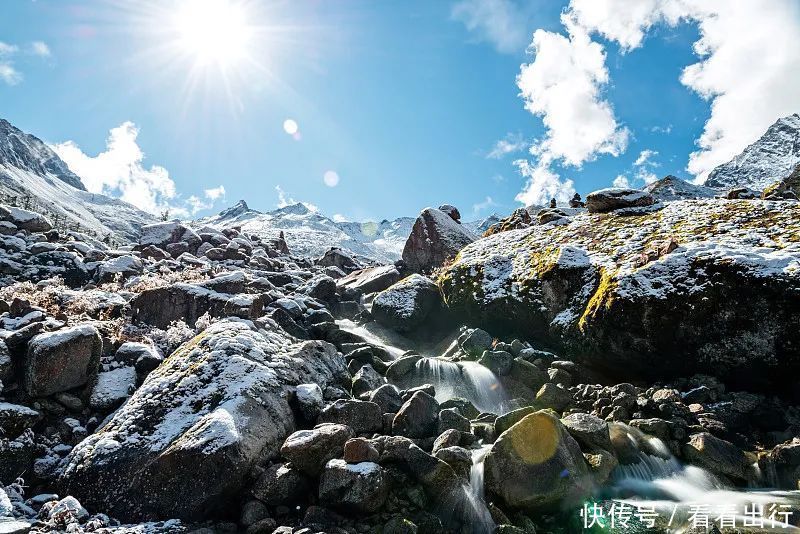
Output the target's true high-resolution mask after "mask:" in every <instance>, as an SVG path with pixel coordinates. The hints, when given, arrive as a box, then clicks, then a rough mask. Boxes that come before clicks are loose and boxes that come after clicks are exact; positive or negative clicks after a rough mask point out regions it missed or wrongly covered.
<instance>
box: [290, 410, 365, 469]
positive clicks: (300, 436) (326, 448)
mask: <svg viewBox="0 0 800 534" xmlns="http://www.w3.org/2000/svg"><path fill="white" fill-rule="evenodd" d="M352 437H353V429H351V428H350V427H349V426H345V425H337V424H333V423H328V424H322V425H319V426H317V427H316V428H314V429H312V430H298V431H297V432H295V433H293V434H292V435H290V436H289V437H288V438H286V441H285V442H284V443H283V446H282V447H281V455H282V456H283V457H284V458H286V459H287V460H289V461H290V462H292V465H293V466H295V467H297V468H298V469H300V471H302V472H303V473H305V474H307V475H310V476H316V475H318V474H319V473H320V472H321V471H322V469H323V468H324V467H325V464H326V463H328V460H331V459H333V458H339V457H341V456H342V452H343V450H344V444H345V443H346V442H347V440H349V439H350V438H352Z"/></svg>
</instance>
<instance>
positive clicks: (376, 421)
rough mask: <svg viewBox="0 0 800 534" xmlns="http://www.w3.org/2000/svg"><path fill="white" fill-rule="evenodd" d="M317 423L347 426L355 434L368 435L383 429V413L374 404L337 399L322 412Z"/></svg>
mask: <svg viewBox="0 0 800 534" xmlns="http://www.w3.org/2000/svg"><path fill="white" fill-rule="evenodd" d="M317 423H337V424H340V425H347V426H349V427H350V428H352V429H353V432H355V433H356V434H370V433H372V432H378V431H379V430H381V428H382V427H383V412H381V408H380V406H378V405H377V404H375V403H374V402H368V401H360V400H351V399H339V400H337V401H336V402H334V403H333V404H329V405H328V406H326V407H325V409H324V410H322V412H321V413H320V414H319V417H318V418H317Z"/></svg>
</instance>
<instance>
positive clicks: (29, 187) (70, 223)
mask: <svg viewBox="0 0 800 534" xmlns="http://www.w3.org/2000/svg"><path fill="white" fill-rule="evenodd" d="M0 197H1V198H0V202H7V203H14V204H17V205H19V206H20V207H27V208H30V209H33V210H34V211H38V212H40V213H43V214H45V215H47V216H49V217H50V218H51V219H52V220H53V222H54V223H55V224H56V226H63V227H64V228H68V229H76V230H78V231H81V232H89V233H92V234H94V235H95V236H97V237H106V236H111V237H112V238H113V239H114V240H117V241H131V240H135V239H136V238H137V236H138V234H139V228H141V226H142V225H144V224H150V223H152V222H155V217H153V216H152V215H150V214H149V213H145V212H144V211H141V210H140V209H138V208H136V207H134V206H132V205H130V204H128V203H127V202H123V201H122V200H118V199H115V198H110V197H107V196H105V195H101V194H96V193H90V192H88V191H86V188H85V187H84V186H83V183H82V182H81V180H80V178H79V177H78V176H77V175H75V174H74V173H73V172H72V171H70V170H69V168H68V167H67V164H66V163H64V161H63V160H62V159H61V158H59V157H58V155H56V153H55V152H53V151H52V150H51V149H50V147H48V146H47V145H46V144H45V143H43V142H42V141H41V140H40V139H38V138H36V137H34V136H33V135H30V134H26V133H25V132H23V131H21V130H19V129H18V128H16V127H15V126H13V125H12V124H11V123H9V122H8V121H6V120H4V119H0Z"/></svg>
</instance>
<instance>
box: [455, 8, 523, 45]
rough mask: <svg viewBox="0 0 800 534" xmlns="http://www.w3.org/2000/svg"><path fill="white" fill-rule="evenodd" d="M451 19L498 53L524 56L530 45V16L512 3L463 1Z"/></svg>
mask: <svg viewBox="0 0 800 534" xmlns="http://www.w3.org/2000/svg"><path fill="white" fill-rule="evenodd" d="M450 15H451V16H452V18H453V19H455V20H458V21H460V22H462V23H463V24H464V26H466V28H467V30H469V31H470V32H472V33H474V34H475V35H477V37H478V39H479V40H480V41H484V42H488V43H491V45H492V46H494V48H495V49H496V50H497V51H498V52H503V53H515V52H521V51H522V50H524V49H525V45H526V44H527V43H528V39H529V35H530V34H529V33H528V21H529V16H528V13H527V12H526V11H525V10H524V9H522V8H520V7H519V5H517V4H516V3H514V2H513V1H511V0H460V1H459V2H456V3H455V4H454V5H453V8H452V9H451V11H450Z"/></svg>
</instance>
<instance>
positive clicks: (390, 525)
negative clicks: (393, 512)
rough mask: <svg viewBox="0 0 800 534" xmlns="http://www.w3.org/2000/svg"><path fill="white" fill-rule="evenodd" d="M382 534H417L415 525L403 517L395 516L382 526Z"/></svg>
mask: <svg viewBox="0 0 800 534" xmlns="http://www.w3.org/2000/svg"><path fill="white" fill-rule="evenodd" d="M383 534H417V525H415V524H414V523H413V522H412V521H410V520H408V519H406V518H404V517H400V516H395V517H393V518H391V519H390V520H389V521H387V522H386V524H385V525H384V526H383Z"/></svg>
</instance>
